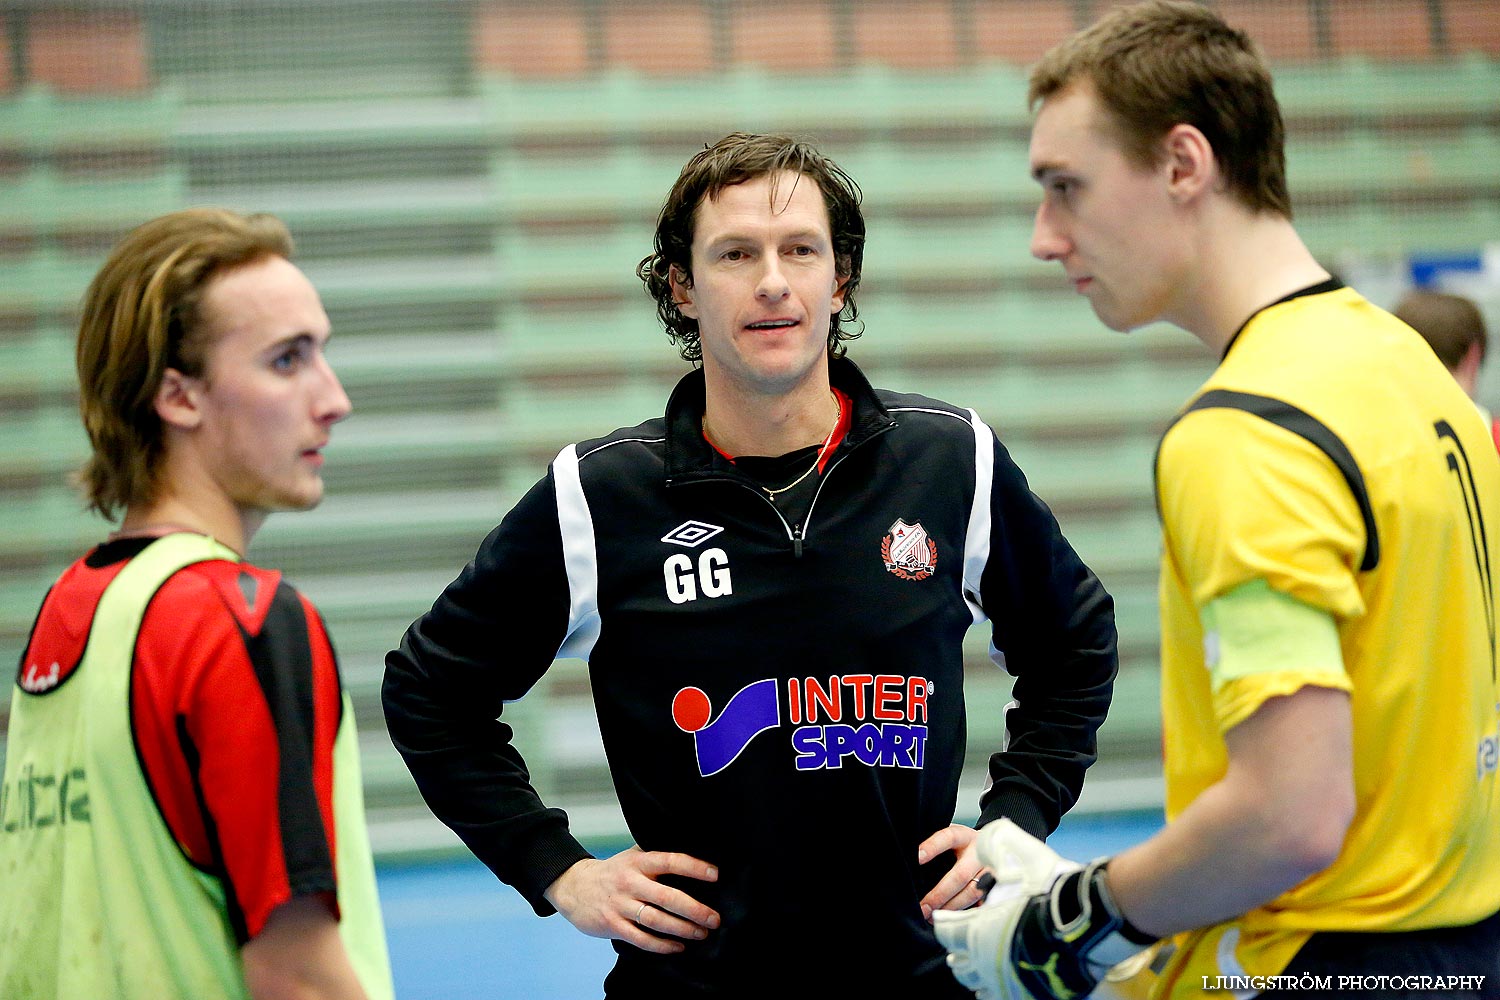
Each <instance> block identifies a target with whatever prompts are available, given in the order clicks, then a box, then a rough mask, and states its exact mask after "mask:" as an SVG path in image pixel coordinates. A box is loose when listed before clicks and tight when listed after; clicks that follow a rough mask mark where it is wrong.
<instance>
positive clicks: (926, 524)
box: [384, 134, 1117, 998]
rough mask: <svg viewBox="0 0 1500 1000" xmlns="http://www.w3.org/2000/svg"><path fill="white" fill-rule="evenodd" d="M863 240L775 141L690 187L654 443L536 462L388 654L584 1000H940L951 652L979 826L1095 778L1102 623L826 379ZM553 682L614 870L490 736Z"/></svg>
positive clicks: (1104, 694) (470, 808)
mask: <svg viewBox="0 0 1500 1000" xmlns="http://www.w3.org/2000/svg"><path fill="white" fill-rule="evenodd" d="M863 241H864V220H863V218H862V216H861V213H860V209H859V194H858V188H857V187H856V186H855V185H854V183H853V182H852V181H851V180H850V179H849V178H848V177H847V175H845V174H844V173H843V172H842V171H841V170H840V169H839V168H838V167H837V166H836V165H834V164H833V163H832V162H830V161H828V160H827V159H825V158H824V157H822V156H821V155H820V154H819V153H817V152H816V151H815V150H814V149H812V148H811V147H809V146H807V145H806V144H804V143H800V142H794V141H792V140H789V139H783V138H780V137H776V136H749V135H742V134H735V135H731V136H728V137H726V138H725V139H723V140H721V141H720V142H719V143H717V144H716V145H714V146H712V147H710V148H708V149H706V150H704V151H703V152H702V153H700V154H698V155H697V156H695V157H693V159H692V160H691V161H690V162H689V163H688V164H687V166H686V167H685V168H684V169H683V172H682V175H681V177H680V178H679V179H678V181H677V184H676V185H675V186H674V188H673V190H672V192H671V193H670V194H669V196H668V198H667V202H666V205H665V207H664V208H663V210H662V213H661V217H660V219H659V223H658V227H657V236H656V246H655V252H654V253H653V254H652V255H650V256H648V257H647V258H646V259H645V260H644V261H643V262H642V264H641V268H640V273H641V277H642V278H643V280H644V281H645V283H646V286H647V289H648V291H649V292H650V293H651V294H652V295H653V296H654V297H655V298H656V300H657V303H658V311H659V313H660V314H661V317H662V319H663V320H664V322H665V323H666V326H667V329H668V333H669V334H670V335H671V336H672V338H673V340H674V342H677V343H679V344H680V346H681V350H682V353H683V356H684V357H685V358H686V359H687V360H689V361H694V362H698V363H699V365H700V367H699V368H698V369H697V370H695V371H693V372H692V373H691V374H689V375H687V376H686V377H685V378H683V380H682V381H681V382H680V383H679V384H678V386H677V388H676V390H675V391H674V392H673V394H672V397H671V399H670V400H669V401H668V403H667V410H666V414H665V416H664V417H663V418H659V419H655V420H650V421H647V422H646V423H644V424H641V425H639V426H637V427H632V428H628V429H623V430H618V431H615V432H614V433H612V434H609V435H607V436H605V437H602V438H597V439H594V440H591V441H585V442H582V443H579V444H576V445H571V446H569V447H567V448H565V449H564V450H563V451H562V452H561V454H559V455H558V456H557V458H556V460H555V461H554V462H553V463H552V465H551V468H550V469H549V470H548V473H547V476H546V477H545V478H544V479H543V480H542V481H541V482H539V483H538V484H537V485H536V486H535V487H533V488H532V489H531V491H530V492H529V493H527V495H526V496H525V497H524V498H523V499H522V500H521V501H520V502H519V503H518V504H517V505H516V507H515V508H514V509H513V510H512V511H511V512H510V513H509V514H508V515H507V516H506V517H505V519H504V520H503V521H502V522H501V524H500V525H499V527H497V528H496V529H495V530H494V531H493V532H492V533H491V534H490V536H489V537H488V538H486V539H485V541H484V543H483V544H482V545H481V547H480V549H479V552H478V554H477V555H476V556H475V558H474V560H473V562H471V563H470V564H469V565H468V566H467V567H466V568H465V569H464V570H463V572H462V573H461V574H460V575H459V577H458V579H456V580H455V581H454V582H453V583H452V584H451V585H450V586H449V587H448V589H447V590H446V591H444V593H443V594H442V596H441V597H439V598H438V600H437V602H436V603H435V604H434V605H433V608H432V610H431V611H430V612H428V613H427V614H426V615H424V616H423V617H422V618H421V619H419V620H418V621H417V622H416V623H415V624H413V625H412V627H411V628H410V630H408V632H407V634H406V636H405V637H404V638H403V640H402V643H401V647H400V648H399V649H397V650H395V651H393V652H392V653H391V654H390V655H389V657H388V659H387V668H386V679H385V690H384V698H385V710H386V718H387V722H388V725H389V728H390V732H391V734H392V738H393V739H394V741H395V743H396V746H397V747H398V749H399V750H400V751H401V753H402V754H403V755H404V756H405V758H406V761H407V764H408V766H409V767H410V768H411V770H412V773H413V775H414V776H415V778H416V780H417V783H418V785H419V787H420V788H421V790H422V793H423V795H424V796H425V797H426V799H427V802H428V804H429V805H430V806H431V807H432V809H433V811H434V812H435V813H436V814H437V815H438V816H439V817H440V818H441V819H443V821H444V822H446V823H447V824H448V825H449V826H451V827H452V828H453V829H454V830H455V831H456V832H457V833H458V834H459V836H460V837H462V838H463V840H464V842H465V843H466V844H467V845H468V846H469V848H470V849H471V850H473V852H474V853H475V854H476V855H477V856H478V857H479V858H480V859H481V860H483V861H484V862H485V863H486V864H487V865H489V867H490V868H491V869H493V870H494V872H495V873H496V874H497V875H498V876H499V877H500V879H501V880H503V881H505V882H506V883H508V884H510V885H513V886H515V887H516V888H517V889H518V890H519V891H520V892H521V893H522V895H523V896H525V897H526V899H527V900H528V901H529V902H530V903H531V904H532V906H533V907H534V908H535V909H536V911H537V913H539V914H543V915H545V914H549V913H551V912H553V911H554V910H556V911H560V912H561V913H562V914H563V915H564V916H565V917H566V918H567V919H568V920H569V921H571V922H572V923H573V924H574V925H576V926H577V927H578V928H579V929H580V930H582V931H584V932H585V933H588V934H591V935H595V936H599V937H607V938H611V939H613V940H614V942H615V945H614V947H615V950H616V951H617V952H618V954H619V959H618V961H617V963H616V965H615V968H614V970H613V971H612V972H611V973H610V975H609V977H608V979H607V980H606V983H605V988H606V992H607V995H608V996H609V997H611V998H616V997H635V996H651V997H698V996H703V997H709V996H713V997H720V996H763V995H767V994H769V993H772V992H774V993H777V994H782V995H789V996H793V997H802V996H809V997H811V996H822V997H844V996H856V995H859V994H861V993H870V994H872V995H876V996H887V995H901V996H903V997H924V998H925V997H964V996H967V995H968V993H967V991H966V990H964V989H963V988H962V987H961V986H959V985H958V984H957V983H956V982H955V981H954V979H953V977H952V976H951V975H950V974H949V973H948V971H947V969H946V968H945V967H944V952H943V949H942V948H941V947H940V946H939V945H938V943H937V941H936V939H935V938H934V936H933V933H932V930H931V927H930V918H931V913H932V911H933V910H935V909H960V908H964V907H968V906H972V905H974V904H975V903H976V902H978V900H979V899H980V896H981V893H980V890H979V888H978V887H977V885H976V882H977V880H978V878H979V876H980V875H981V870H980V867H979V864H978V861H977V859H976V858H975V857H974V851H973V848H972V846H971V844H972V842H973V840H974V837H975V831H974V830H972V829H969V828H968V827H965V826H961V825H955V824H953V823H952V820H953V813H954V806H955V799H956V796H957V787H958V781H959V774H960V770H961V767H962V764H963V758H964V738H965V731H966V722H965V716H964V697H963V656H962V647H961V643H962V639H963V636H964V633H965V632H966V631H967V630H968V629H969V627H970V626H971V625H974V624H976V623H978V622H982V621H984V620H986V619H988V620H990V621H991V622H992V623H993V627H994V645H995V647H996V650H997V653H996V659H997V661H998V662H1001V663H1003V665H1004V666H1005V668H1006V669H1007V670H1008V671H1010V673H1012V674H1013V675H1014V676H1015V678H1016V682H1015V688H1014V697H1015V703H1014V704H1013V706H1012V707H1011V708H1010V709H1009V710H1008V712H1007V713H1006V716H1005V718H1004V720H1003V727H1004V730H1005V741H1006V748H1005V749H1004V750H1002V751H1001V752H999V753H996V754H995V755H994V756H993V757H991V760H990V767H989V771H990V778H991V783H990V786H989V787H988V788H987V790H986V791H985V793H984V795H983V796H982V797H981V801H980V808H981V815H980V825H983V824H984V823H986V822H989V821H991V820H994V819H997V818H999V817H1002V816H1005V817H1009V818H1010V819H1011V820H1012V821H1014V822H1015V823H1016V824H1017V825H1019V826H1020V827H1021V828H1022V829H1025V830H1027V831H1029V832H1031V833H1032V834H1034V835H1036V836H1038V837H1045V836H1046V835H1047V834H1049V833H1050V832H1051V831H1052V830H1053V829H1055V828H1056V826H1057V823H1058V821H1059V819H1060V818H1061V817H1062V815H1063V813H1064V812H1066V811H1067V810H1068V808H1070V807H1071V806H1072V804H1073V803H1074V801H1075V800H1076V799H1077V796H1078V792H1079V789H1080V787H1081V785H1082V783H1083V775H1084V771H1085V769H1086V768H1087V767H1088V766H1089V765H1090V764H1091V763H1093V761H1094V756H1095V732H1096V730H1097V729H1098V727H1099V725H1100V723H1102V722H1103V721H1104V716H1105V712H1106V710H1107V709H1108V706H1109V700H1110V692H1111V687H1112V684H1113V679H1114V675H1115V670H1116V666H1117V657H1116V642H1115V628H1114V618H1113V602H1112V600H1111V599H1110V597H1109V595H1108V594H1107V593H1106V592H1105V590H1104V588H1103V587H1102V586H1101V585H1100V583H1099V581H1098V579H1097V578H1096V577H1095V576H1094V575H1093V573H1092V572H1090V570H1089V569H1088V567H1087V566H1085V565H1084V564H1083V563H1082V562H1081V561H1080V560H1079V558H1078V556H1077V554H1076V553H1075V552H1074V551H1073V549H1072V548H1071V547H1070V546H1069V545H1068V543H1067V541H1066V540H1065V539H1064V538H1063V537H1062V534H1061V533H1060V532H1059V530H1058V526H1057V522H1056V521H1055V520H1054V518H1053V517H1052V514H1051V512H1050V511H1049V510H1048V509H1047V507H1046V506H1045V505H1044V504H1043V503H1042V502H1041V501H1040V500H1039V499H1037V497H1036V496H1035V495H1033V494H1032V493H1031V491H1030V490H1029V489H1028V488H1027V485H1026V480H1025V478H1024V476H1023V475H1022V474H1021V472H1020V470H1019V469H1017V467H1016V466H1015V464H1014V463H1013V462H1012V461H1011V460H1010V457H1009V455H1008V454H1007V453H1006V451H1005V449H1004V448H1003V447H1002V446H1001V445H1000V444H999V442H998V441H997V440H996V438H995V435H994V433H993V432H992V431H991V430H990V428H989V427H988V426H986V425H985V424H984V423H983V422H982V421H981V420H980V419H979V417H978V416H977V415H976V414H975V413H974V412H973V411H970V410H964V409H960V408H958V407H954V406H951V405H949V404H947V403H943V402H939V401H937V400H933V399H928V398H925V397H920V396H913V395H903V394H899V393H892V392H887V391H884V390H874V389H872V388H871V387H870V384H869V383H868V382H867V381H866V380H865V377H864V376H863V375H862V374H861V373H860V371H859V369H858V368H856V367H855V366H854V364H853V363H852V362H850V361H849V360H848V359H846V358H844V357H843V356H842V355H843V347H842V345H841V343H840V341H842V340H844V339H848V338H849V337H850V336H851V334H850V333H849V332H847V331H846V330H843V329H841V327H840V322H841V320H842V321H846V322H847V321H852V320H853V319H854V318H855V307H854V302H853V296H854V291H855V288H856V286H857V285H858V283H859V274H860V263H861V259H862V254H863ZM557 657H580V658H583V659H586V660H587V661H588V663H589V671H590V679H591V683H592V687H593V694H594V701H595V705H596V709H597V712H598V717H599V727H600V731H601V733H602V734H603V738H604V746H605V750H606V752H607V755H608V759H609V765H610V770H611V773H612V775H613V777H614V782H615V787H616V790H617V792H618V794H619V797H620V804H621V807H622V809H623V812H624V815H625V818H626V821H627V822H628V824H629V827H630V832H631V835H632V837H633V838H634V840H635V844H636V845H637V846H635V847H632V848H630V849H629V850H626V851H623V852H621V853H619V854H616V855H614V856H613V857H610V858H605V859H596V858H594V857H592V856H591V855H590V853H589V852H588V851H587V850H585V849H584V848H583V847H582V846H581V845H580V844H579V843H578V841H577V840H576V839H574V837H573V836H572V835H571V834H570V833H569V830H568V822H567V817H566V816H565V815H564V814H563V812H562V811H560V810H558V809H552V808H548V807H547V806H546V805H545V804H544V803H543V802H542V801H541V800H540V798H539V797H538V796H537V794H536V792H535V790H534V789H533V788H532V787H531V784H530V782H529V779H528V773H527V770H526V766H525V764H524V762H523V760H522V758H521V755H520V754H519V753H518V752H517V750H516V749H515V747H514V746H513V745H512V743H511V740H510V736H511V730H510V728H509V727H508V726H507V725H505V724H504V723H502V722H500V721H497V718H498V717H499V715H500V713H501V709H502V706H503V703H504V702H506V701H509V700H514V699H517V698H520V697H521V696H522V695H524V694H525V693H526V692H527V691H528V690H529V689H530V688H531V686H532V685H533V684H534V683H536V681H537V680H538V678H540V677H541V676H542V674H543V673H544V672H545V671H546V670H547V668H548V667H549V666H550V665H551V664H552V662H553V660H554V659H555V658H557ZM994 725H995V727H996V728H997V729H998V728H1000V727H1001V725H1002V720H1000V719H996V720H994ZM835 918H836V919H835ZM838 949H847V950H838ZM828 954H858V955H860V956H862V957H861V959H860V961H859V963H858V964H857V965H856V966H853V967H850V966H849V965H848V963H847V962H843V963H839V964H836V965H835V964H828V963H825V962H823V961H820V956H822V955H828ZM793 970H796V971H793ZM892 991H894V992H892Z"/></svg>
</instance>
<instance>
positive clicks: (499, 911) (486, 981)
mask: <svg viewBox="0 0 1500 1000" xmlns="http://www.w3.org/2000/svg"><path fill="white" fill-rule="evenodd" d="M1160 825H1161V817H1160V815H1159V814H1158V813H1123V814H1093V815H1081V816H1077V817H1069V818H1066V819H1064V821H1063V824H1062V827H1061V828H1060V829H1059V830H1058V831H1057V833H1055V834H1054V835H1053V836H1052V838H1051V839H1050V840H1049V841H1048V842H1049V843H1050V844H1051V845H1052V847H1053V848H1054V849H1055V850H1057V851H1058V853H1060V854H1062V855H1063V856H1064V857H1067V858H1072V859H1074V860H1078V861H1087V860H1088V859H1090V858H1095V857H1098V856H1100V855H1102V854H1111V853H1114V852H1115V851H1118V850H1120V849H1121V848H1124V847H1128V846H1129V845H1131V844H1133V843H1136V842H1137V841H1140V840H1143V839H1145V838H1146V837H1147V836H1149V835H1150V834H1152V833H1153V832H1155V831H1156V830H1157V829H1158V828H1159V827H1160ZM586 846H588V847H589V848H590V849H591V850H593V851H594V852H595V853H597V854H601V855H602V854H609V853H613V852H614V851H615V850H618V849H619V848H620V847H621V846H623V845H612V844H588V845H586ZM379 879H380V897H381V905H382V908H383V910H384V913H385V925H386V933H387V935H388V937H389V941H390V949H391V964H392V966H393V970H394V973H395V978H396V997H397V1000H454V998H464V1000H468V998H476V1000H479V998H482V1000H597V998H599V997H600V996H602V994H603V990H602V984H603V982H604V976H605V974H606V973H607V972H608V971H609V968H610V965H611V964H612V963H613V960H614V952H613V951H612V950H611V949H610V946H609V942H607V941H602V940H599V939H596V938H590V937H586V936H584V935H583V934H580V933H579V932H578V931H576V930H574V929H573V927H572V926H571V925H570V924H568V922H567V921H565V920H563V919H562V918H561V917H559V916H555V915H554V916H551V917H547V918H546V919H542V918H540V917H537V916H536V915H535V914H533V913H532V912H531V907H529V906H528V905H527V904H526V903H524V902H523V901H522V900H521V897H520V896H519V895H517V894H516V892H515V891H514V890H513V889H511V888H510V887H509V886H506V885H502V884H501V883H500V882H499V881H497V880H496V879H495V877H494V876H493V875H491V874H490V872H489V870H488V869H487V868H485V867H484V866H483V865H481V864H479V862H477V861H475V860H473V859H472V858H465V859H463V860H456V861H443V862H435V863H422V864H411V865H397V864H391V865H384V866H381V868H380V869H379Z"/></svg>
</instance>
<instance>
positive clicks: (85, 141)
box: [0, 84, 182, 157]
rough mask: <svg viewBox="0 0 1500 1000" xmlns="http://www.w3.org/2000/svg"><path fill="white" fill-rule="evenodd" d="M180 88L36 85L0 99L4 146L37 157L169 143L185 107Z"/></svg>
mask: <svg viewBox="0 0 1500 1000" xmlns="http://www.w3.org/2000/svg"><path fill="white" fill-rule="evenodd" d="M181 103H182V102H181V98H180V95H179V94H178V92H177V91H176V90H174V89H172V88H170V87H158V88H157V89H155V90H152V91H149V92H147V93H144V94H140V95H127V94H119V95H89V96H76V95H64V94H58V93H55V92H53V91H52V90H50V89H48V88H47V87H46V86H44V85H40V84H33V85H31V86H28V87H26V88H24V89H23V90H21V91H20V92H19V93H17V94H16V95H14V96H12V97H9V98H4V99H0V148H6V149H14V150H18V151H23V152H26V153H30V154H32V155H33V156H37V157H47V156H52V155H54V154H57V153H69V152H88V151H96V150H111V149H131V148H143V147H144V148H154V147H159V148H166V146H167V145H168V144H169V143H170V141H171V138H172V134H173V130H174V129H175V128H176V125H177V118H178V114H179V113H180V109H181Z"/></svg>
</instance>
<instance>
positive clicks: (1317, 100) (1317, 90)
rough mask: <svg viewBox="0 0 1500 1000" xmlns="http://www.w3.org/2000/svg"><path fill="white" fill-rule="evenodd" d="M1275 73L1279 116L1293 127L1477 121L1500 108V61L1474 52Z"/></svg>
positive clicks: (1354, 59) (1356, 60) (1354, 60)
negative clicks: (1346, 122) (1339, 121)
mask: <svg viewBox="0 0 1500 1000" xmlns="http://www.w3.org/2000/svg"><path fill="white" fill-rule="evenodd" d="M1273 75H1274V80H1275V86H1276V94H1277V98H1278V100H1279V101H1280V103H1281V107H1282V113H1283V114H1284V115H1285V116H1286V118H1287V119H1288V121H1289V122H1291V123H1292V125H1293V127H1294V128H1295V127H1296V126H1297V124H1298V122H1300V121H1304V120H1305V121H1309V122H1316V121H1321V120H1327V119H1349V118H1360V119H1375V118H1382V119H1387V120H1393V121H1400V120H1411V121H1417V120H1421V119H1423V118H1433V117H1436V118H1453V117H1459V118H1463V119H1470V120H1474V121H1481V120H1485V119H1487V118H1488V117H1489V116H1491V115H1493V113H1494V110H1495V108H1496V107H1497V106H1500V60H1495V59H1492V58H1487V57H1485V56H1483V55H1480V54H1478V53H1473V54H1467V55H1464V56H1461V57H1459V58H1456V59H1445V60H1437V61H1431V62H1381V61H1375V60H1370V59H1366V58H1363V57H1358V56H1351V57H1347V58H1344V59H1340V60H1336V61H1332V62H1317V63H1308V64H1305V65H1300V66H1278V67H1276V68H1275V71H1274V74H1273Z"/></svg>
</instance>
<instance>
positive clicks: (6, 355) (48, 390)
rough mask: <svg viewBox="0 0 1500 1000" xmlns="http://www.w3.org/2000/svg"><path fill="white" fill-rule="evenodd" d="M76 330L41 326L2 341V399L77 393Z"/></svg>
mask: <svg viewBox="0 0 1500 1000" xmlns="http://www.w3.org/2000/svg"><path fill="white" fill-rule="evenodd" d="M73 357H74V331H73V330H71V329H68V328H66V327H60V326H51V325H47V326H42V327H38V328H36V329H34V330H32V331H31V334H30V336H26V337H15V338H7V339H5V340H0V396H9V397H17V396H49V397H50V396H57V395H63V394H67V395H71V394H72V393H74V392H75V391H76V388H77V384H78V378H77V375H76V374H75V368H74V360H73Z"/></svg>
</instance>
